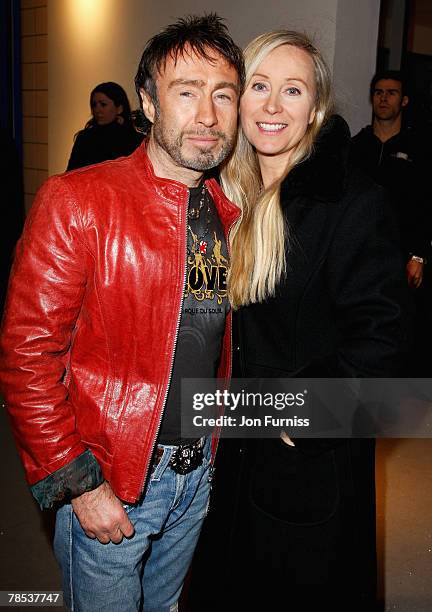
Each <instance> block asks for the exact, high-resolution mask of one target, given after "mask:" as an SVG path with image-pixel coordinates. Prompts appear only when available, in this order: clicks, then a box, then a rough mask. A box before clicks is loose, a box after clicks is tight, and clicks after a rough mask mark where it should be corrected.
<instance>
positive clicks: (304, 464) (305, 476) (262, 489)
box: [249, 439, 339, 525]
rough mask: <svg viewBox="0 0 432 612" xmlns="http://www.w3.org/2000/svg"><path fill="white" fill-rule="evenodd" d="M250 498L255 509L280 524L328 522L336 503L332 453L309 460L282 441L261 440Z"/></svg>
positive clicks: (334, 464) (258, 446)
mask: <svg viewBox="0 0 432 612" xmlns="http://www.w3.org/2000/svg"><path fill="white" fill-rule="evenodd" d="M249 496H250V502H251V503H252V505H254V506H255V507H256V509H258V510H259V511H261V512H264V513H265V514H267V515H269V516H270V517H272V518H274V519H276V520H279V521H284V522H286V523H292V524H297V525H313V524H317V523H322V522H325V521H328V520H329V519H330V518H331V517H332V516H333V515H334V513H335V511H336V509H337V507H338V502H339V483H338V478H337V470H336V463H335V455H334V451H333V450H329V451H326V452H323V453H321V454H320V455H319V456H308V455H304V454H303V453H301V452H299V451H298V449H296V448H295V447H292V446H288V445H287V444H285V443H284V442H283V441H282V440H281V439H277V440H262V441H261V442H260V443H259V444H258V445H257V454H256V459H255V462H254V465H253V467H252V469H251V474H250V486H249Z"/></svg>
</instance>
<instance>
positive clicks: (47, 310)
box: [0, 177, 101, 506]
mask: <svg viewBox="0 0 432 612" xmlns="http://www.w3.org/2000/svg"><path fill="white" fill-rule="evenodd" d="M82 236H83V231H82V223H81V220H80V218H79V215H78V213H77V210H76V206H75V203H74V200H73V198H72V196H71V194H70V192H69V190H68V188H67V186H66V185H65V181H64V179H62V178H61V177H53V178H51V179H49V180H48V181H47V182H46V183H45V184H44V186H43V187H42V188H41V189H40V191H39V193H38V195H37V197H36V199H35V202H34V204H33V207H32V210H31V211H30V214H29V216H28V219H27V221H26V225H25V228H24V232H23V235H22V238H21V239H20V241H19V243H18V245H17V250H16V257H15V261H14V265H13V268H12V272H11V278H10V282H9V291H8V297H7V302H6V306H5V312H4V319H3V329H2V336H1V343H0V381H1V390H2V392H3V394H4V397H5V400H6V405H7V409H8V412H9V415H10V418H11V422H12V430H13V433H14V436H15V440H16V443H17V446H18V450H19V453H20V456H21V459H22V461H23V464H24V468H25V471H26V476H27V480H28V483H29V484H30V485H34V484H36V483H39V482H40V481H45V482H44V484H43V485H40V487H39V489H41V487H42V486H43V487H44V490H45V492H44V494H43V495H42V496H39V497H38V496H37V495H36V497H37V498H38V501H39V503H41V505H44V506H48V505H51V503H52V502H53V501H54V498H56V499H62V498H64V497H65V495H66V494H67V493H68V494H71V495H73V494H79V493H82V492H84V490H89V489H91V488H94V487H95V486H97V485H98V484H100V481H101V475H100V469H99V470H98V466H95V465H94V464H95V462H96V460H95V459H94V457H93V458H92V456H91V453H90V451H88V449H87V448H86V446H85V445H84V444H83V442H82V441H81V438H80V435H79V432H78V431H77V430H76V427H75V417H74V410H73V407H72V405H71V403H70V401H69V399H68V391H67V387H66V385H65V377H66V376H67V375H66V369H67V362H68V355H69V348H70V344H71V338H72V335H73V330H74V326H75V322H76V320H77V317H78V314H79V312H80V308H81V304H82V300H83V296H84V292H85V290H86V283H87V270H86V261H88V253H87V249H86V247H85V245H84V243H83V237H82ZM89 453H90V454H89ZM79 456H81V457H82V458H81V459H80V461H78V462H77V463H76V464H75V467H76V473H74V469H73V468H72V467H69V468H68V469H65V466H67V465H68V464H72V462H74V460H76V459H77V458H78V457H79ZM84 465H87V466H88V468H89V471H88V474H86V473H85V472H86V468H85V467H83V466H84ZM58 470H63V472H61V471H60V472H59V474H57V477H52V476H51V475H52V474H54V473H55V472H57V471H58ZM78 472H79V473H78ZM73 482H75V483H76V482H78V483H79V484H78V485H77V486H75V485H73ZM50 484H51V485H52V489H53V492H54V491H56V493H55V495H54V494H53V493H49V491H48V492H47V487H49V485H50ZM83 488H84V490H83ZM37 491H38V488H37V487H36V489H35V492H37ZM44 499H45V502H46V503H45V502H44Z"/></svg>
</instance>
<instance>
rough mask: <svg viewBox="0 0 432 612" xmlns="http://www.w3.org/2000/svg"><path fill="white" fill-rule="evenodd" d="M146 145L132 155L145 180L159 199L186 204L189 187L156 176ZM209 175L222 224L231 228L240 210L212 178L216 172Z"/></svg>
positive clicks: (210, 186)
mask: <svg viewBox="0 0 432 612" xmlns="http://www.w3.org/2000/svg"><path fill="white" fill-rule="evenodd" d="M146 145H147V141H144V142H143V143H142V144H141V145H140V146H139V147H138V148H137V149H136V150H135V152H134V153H132V156H136V159H137V160H138V163H139V164H140V166H141V169H142V172H143V177H144V180H145V181H146V182H148V183H150V184H151V185H152V187H153V189H154V190H155V191H156V193H157V195H158V197H159V198H162V199H163V200H166V201H168V202H171V203H174V204H179V203H184V204H186V202H187V201H188V197H189V189H188V187H187V186H186V185H185V184H184V183H180V182H179V181H174V180H172V179H167V178H161V177H160V176H156V174H155V173H154V169H153V164H152V163H151V161H150V159H149V157H148V155H147V150H146ZM208 174H209V178H207V173H206V175H205V184H206V186H207V188H208V190H209V192H210V195H211V196H212V198H213V201H214V203H215V205H216V208H217V210H218V213H219V217H220V220H221V222H222V224H223V225H224V227H225V228H229V227H230V226H231V225H232V224H233V222H234V221H235V220H236V219H238V218H239V216H240V209H239V208H238V207H237V206H235V205H234V204H233V203H232V202H231V201H230V200H228V198H227V197H226V196H225V194H224V193H223V191H222V189H221V187H220V186H219V184H218V182H217V181H216V180H215V179H214V178H210V177H212V175H214V172H211V171H210V172H209V173H208Z"/></svg>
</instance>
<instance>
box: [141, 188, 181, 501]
mask: <svg viewBox="0 0 432 612" xmlns="http://www.w3.org/2000/svg"><path fill="white" fill-rule="evenodd" d="M189 203H190V191H189V190H188V200H187V206H186V212H185V228H186V245H185V259H184V266H183V288H182V297H181V300H180V308H179V311H178V315H177V326H176V332H175V338H174V345H173V351H172V356H171V365H170V370H169V376H168V383H167V386H166V390H165V397H164V400H163V403H162V410H161V413H160V418H159V423H158V427H157V430H156V435H155V437H154V440H153V445H152V448H151V453H150V461H149V464H148V466H147V469H146V471H145V474H144V477H143V480H142V482H141V487H140V495H142V492H143V491H144V486H145V483H146V480H147V476H148V473H149V469H150V465H151V457H152V456H153V453H154V449H155V447H156V441H157V439H158V435H159V431H160V428H161V424H162V419H163V414H164V410H165V405H166V402H167V399H168V392H169V388H170V385H171V379H172V374H173V370H174V358H175V352H176V348H177V340H178V335H179V330H180V322H181V312H182V310H183V303H184V291H185V286H186V274H187V232H188V227H187V211H188V210H189Z"/></svg>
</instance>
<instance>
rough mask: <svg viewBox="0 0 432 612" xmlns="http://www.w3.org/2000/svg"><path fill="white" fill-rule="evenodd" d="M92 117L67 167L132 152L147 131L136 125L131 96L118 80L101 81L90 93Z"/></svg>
mask: <svg viewBox="0 0 432 612" xmlns="http://www.w3.org/2000/svg"><path fill="white" fill-rule="evenodd" d="M90 109H91V113H92V118H91V119H90V120H89V121H88V122H87V123H86V125H85V128H84V129H83V130H81V131H80V132H78V133H77V134H76V136H75V142H74V145H73V148H72V152H71V156H70V158H69V162H68V165H67V170H74V169H75V168H81V167H83V166H90V165H91V164H98V163H100V162H103V161H106V160H108V159H117V157H123V156H125V155H130V154H131V153H132V152H133V151H135V149H136V148H137V146H138V145H139V144H140V143H141V142H142V141H143V139H144V135H143V134H141V133H140V132H137V130H136V129H135V127H134V124H133V122H132V115H131V109H130V104H129V100H128V97H127V95H126V92H125V90H124V89H123V87H121V86H120V85H119V84H118V83H113V82H111V81H109V82H107V83H100V84H99V85H97V86H96V87H95V88H94V89H93V91H92V92H91V94H90Z"/></svg>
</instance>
